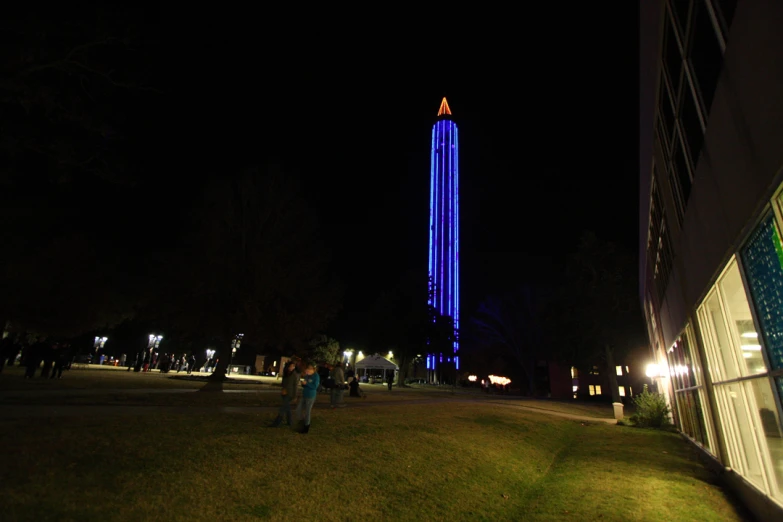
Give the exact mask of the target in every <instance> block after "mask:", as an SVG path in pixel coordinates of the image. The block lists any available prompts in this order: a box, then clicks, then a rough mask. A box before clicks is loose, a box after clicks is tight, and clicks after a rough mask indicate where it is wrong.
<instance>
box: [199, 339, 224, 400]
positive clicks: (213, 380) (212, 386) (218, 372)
mask: <svg viewBox="0 0 783 522" xmlns="http://www.w3.org/2000/svg"><path fill="white" fill-rule="evenodd" d="M228 343H229V344H228V350H227V351H226V353H225V354H222V353H221V354H220V357H218V364H217V367H215V369H214V371H213V372H212V374H211V375H210V376H209V377H207V384H205V385H204V386H203V387H202V388H201V390H199V391H207V392H209V391H223V382H224V381H225V380H226V368H228V362H229V361H230V360H231V341H228Z"/></svg>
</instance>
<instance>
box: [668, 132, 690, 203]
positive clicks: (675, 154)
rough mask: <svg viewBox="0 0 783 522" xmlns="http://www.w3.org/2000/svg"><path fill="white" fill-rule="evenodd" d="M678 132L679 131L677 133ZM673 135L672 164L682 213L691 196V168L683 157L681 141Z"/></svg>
mask: <svg viewBox="0 0 783 522" xmlns="http://www.w3.org/2000/svg"><path fill="white" fill-rule="evenodd" d="M677 134H679V133H677ZM678 138H679V136H677V137H675V139H674V143H673V144H672V166H673V167H674V172H675V174H676V175H677V178H676V180H677V190H679V192H680V198H681V201H682V208H683V213H684V211H685V208H686V207H687V205H688V198H690V197H691V179H692V178H691V169H690V168H689V165H688V160H687V159H686V157H685V151H684V150H683V148H682V142H681V141H680V140H679V139H678Z"/></svg>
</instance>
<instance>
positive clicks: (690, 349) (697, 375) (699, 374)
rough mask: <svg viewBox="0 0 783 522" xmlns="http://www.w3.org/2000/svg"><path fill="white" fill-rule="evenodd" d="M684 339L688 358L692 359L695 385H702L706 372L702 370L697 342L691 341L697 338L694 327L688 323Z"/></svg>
mask: <svg viewBox="0 0 783 522" xmlns="http://www.w3.org/2000/svg"><path fill="white" fill-rule="evenodd" d="M682 339H683V342H684V343H685V348H686V353H687V354H688V359H689V360H690V365H691V375H692V376H693V380H694V385H697V386H701V385H703V384H704V373H703V371H702V367H701V361H700V360H699V354H698V351H697V349H696V344H695V342H694V343H692V342H691V339H695V337H694V333H693V327H691V325H688V326H687V327H686V328H685V333H684V334H683V335H682Z"/></svg>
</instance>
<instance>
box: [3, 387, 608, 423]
mask: <svg viewBox="0 0 783 522" xmlns="http://www.w3.org/2000/svg"><path fill="white" fill-rule="evenodd" d="M197 391H199V390H198V389H181V388H137V389H105V388H104V389H98V388H89V389H71V390H62V389H58V390H14V391H4V392H1V393H0V396H2V397H3V398H10V397H14V398H23V397H31V398H33V397H36V398H40V397H55V396H58V397H62V396H63V395H69V396H95V395H106V394H128V395H136V394H167V393H168V394H183V393H192V392H197ZM222 393H264V394H266V393H279V390H276V389H271V390H223V392H222ZM444 402H463V403H467V402H473V403H475V402H482V403H489V404H494V405H499V406H505V407H510V408H516V409H522V410H526V411H530V412H533V413H538V414H542V415H552V416H555V417H561V418H565V419H572V420H577V421H582V422H601V423H606V424H617V421H616V420H615V419H607V418H600V417H590V416H587V415H576V414H572V413H563V412H559V411H554V410H549V409H546V408H543V407H535V406H528V405H525V404H521V403H522V402H530V400H529V399H528V400H525V399H518V398H512V397H502V398H501V397H498V398H496V399H495V398H493V399H490V400H487V399H477V398H473V397H465V396H462V397H459V396H448V397H442V398H432V399H400V400H394V401H383V402H374V401H355V402H353V401H350V402H348V403H347V406H346V408H348V409H354V408H373V407H393V406H401V405H409V404H438V403H444ZM314 408H315V409H317V410H320V409H329V404H327V403H323V402H322V403H316V404H315V406H314ZM151 409H155V410H156V412H160V413H164V414H205V413H212V412H216V411H217V412H223V413H239V414H259V413H264V414H267V413H269V412H274V411H276V410H277V406H204V407H198V406H196V407H193V406H188V407H182V406H161V405H159V404H156V405H150V406H144V405H108V404H107V405H94V404H93V405H82V404H76V405H47V404H29V405H27V404H7V405H3V404H0V418H6V419H9V418H30V417H38V418H40V417H75V416H80V417H81V416H86V417H92V416H96V415H145V414H149V412H150V410H151Z"/></svg>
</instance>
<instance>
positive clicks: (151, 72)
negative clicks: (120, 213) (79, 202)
mask: <svg viewBox="0 0 783 522" xmlns="http://www.w3.org/2000/svg"><path fill="white" fill-rule="evenodd" d="M147 14H150V13H147ZM2 30H3V34H5V35H6V36H7V38H6V40H5V45H3V47H2V49H3V51H2V53H3V60H2V63H3V70H2V74H0V108H1V109H2V114H3V132H0V154H2V156H3V157H4V168H3V169H2V170H1V171H0V182H9V181H11V180H14V179H17V178H19V177H20V176H21V177H27V178H33V177H34V179H35V180H36V181H37V182H42V181H44V182H45V181H51V182H56V183H69V182H72V181H74V180H76V179H78V178H79V177H80V176H82V175H85V174H89V175H92V176H95V177H97V178H99V179H102V180H105V181H109V182H111V183H122V184H129V183H134V182H135V181H136V179H137V173H138V171H137V169H135V168H134V157H136V156H139V152H140V151H138V150H137V151H135V152H136V154H135V155H133V154H130V152H131V150H132V147H134V145H138V143H135V142H134V139H135V137H134V135H133V133H132V132H129V129H130V127H131V126H133V125H138V124H144V123H145V122H144V120H145V115H149V114H150V113H151V111H150V109H152V110H154V108H155V107H153V105H154V104H155V103H157V102H158V101H159V98H160V96H159V88H160V85H158V83H159V82H160V71H159V70H156V69H155V68H154V64H156V63H161V61H160V60H155V59H154V58H155V56H156V54H159V53H160V49H159V48H156V47H155V45H156V44H157V43H159V42H158V41H157V40H158V38H157V36H156V34H155V23H154V20H153V18H152V17H150V16H145V13H143V12H142V11H141V10H139V9H128V8H126V9H122V8H120V9H116V8H115V7H114V6H112V7H108V6H93V7H92V8H90V9H89V10H84V11H80V10H79V9H78V8H77V7H74V6H69V7H68V8H66V9H63V10H59V12H52V11H50V10H48V9H47V10H45V11H42V10H40V9H36V8H30V9H27V10H24V11H23V12H21V13H15V14H14V13H10V12H8V13H6V15H5V16H4V17H3V22H2ZM147 125H148V124H147Z"/></svg>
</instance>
